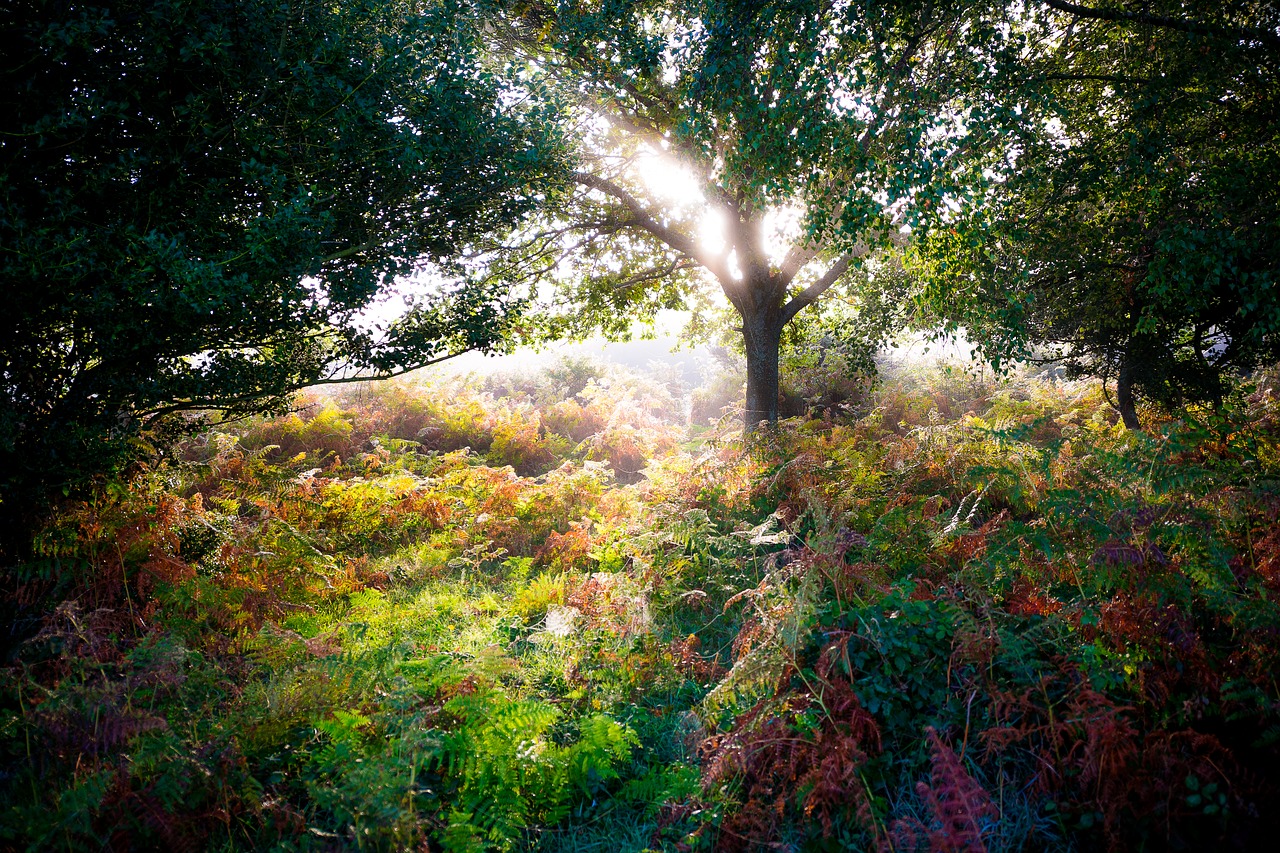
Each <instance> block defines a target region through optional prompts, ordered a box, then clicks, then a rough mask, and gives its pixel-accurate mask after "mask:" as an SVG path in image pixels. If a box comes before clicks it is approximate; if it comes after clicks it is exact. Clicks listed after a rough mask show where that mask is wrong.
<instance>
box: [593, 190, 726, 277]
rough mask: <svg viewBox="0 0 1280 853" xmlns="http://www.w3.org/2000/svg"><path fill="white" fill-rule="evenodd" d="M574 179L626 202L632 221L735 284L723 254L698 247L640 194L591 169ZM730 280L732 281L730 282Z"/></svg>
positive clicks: (623, 204)
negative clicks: (654, 211) (664, 220)
mask: <svg viewBox="0 0 1280 853" xmlns="http://www.w3.org/2000/svg"><path fill="white" fill-rule="evenodd" d="M573 177H574V180H576V181H577V182H578V183H580V184H582V185H583V186H585V187H590V188H591V189H594V190H599V191H600V192H602V193H604V194H605V195H607V196H610V197H612V198H613V199H615V200H617V201H619V202H621V203H622V206H623V207H625V208H626V209H627V211H628V212H629V213H630V214H631V218H630V220H629V224H632V225H634V226H635V227H637V228H640V229H642V230H644V231H647V232H648V233H650V234H652V235H653V236H654V237H657V238H658V239H659V240H661V241H662V242H663V243H665V244H666V245H668V246H670V247H671V248H672V249H675V250H676V251H677V252H680V253H681V254H682V255H684V256H685V257H687V258H690V259H692V260H694V261H697V262H698V263H699V264H701V265H702V266H704V267H706V268H707V269H708V270H710V271H711V274H712V275H714V276H715V277H716V278H717V279H719V280H720V283H721V284H722V285H725V286H726V287H730V286H732V282H733V279H732V278H731V277H730V276H729V270H728V269H727V268H726V267H725V265H724V263H723V262H722V261H721V259H719V258H715V257H713V256H711V255H708V254H707V253H706V252H704V251H702V250H701V249H699V248H698V244H697V242H696V241H695V240H694V239H693V238H692V237H690V236H689V235H687V234H684V233H681V232H680V231H677V230H676V229H674V228H671V227H669V226H666V225H663V224H662V223H661V222H659V221H658V219H657V218H656V217H655V216H654V215H653V214H652V213H651V212H650V211H649V209H648V208H647V207H645V206H644V204H642V203H641V202H640V200H639V199H638V198H636V197H635V196H633V195H632V194H631V193H629V192H627V191H626V190H625V189H623V188H622V187H620V186H618V185H617V184H615V183H614V182H613V181H610V180H608V179H607V178H602V177H600V176H599V175H592V174H590V173H589V172H576V173H575V174H574V176H573ZM726 282H727V283H728V284H726Z"/></svg>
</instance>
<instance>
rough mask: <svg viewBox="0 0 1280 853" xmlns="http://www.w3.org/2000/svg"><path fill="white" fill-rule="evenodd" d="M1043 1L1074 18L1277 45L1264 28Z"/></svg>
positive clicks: (1277, 39) (1057, 0) (1061, 0)
mask: <svg viewBox="0 0 1280 853" xmlns="http://www.w3.org/2000/svg"><path fill="white" fill-rule="evenodd" d="M1044 4H1045V5H1046V6H1049V7H1051V8H1054V9H1057V10H1058V11H1059V12H1066V13H1067V14H1069V15H1075V16H1076V17H1077V18H1089V19H1092V20H1095V21H1111V22H1113V23H1130V24H1145V25H1147V26H1150V27H1163V28H1164V29H1169V30H1178V31H1180V32H1184V33H1200V34H1205V35H1214V36H1225V37H1227V38H1230V39H1235V40H1237V41H1257V42H1262V43H1264V44H1268V45H1271V46H1272V47H1280V36H1277V35H1276V34H1275V33H1272V32H1268V31H1266V30H1258V29H1237V28H1235V27H1222V26H1218V25H1217V24H1206V23H1202V22H1200V21H1187V20H1183V19H1182V18H1168V17H1165V16H1163V15H1149V14H1147V13H1145V12H1126V11H1123V10H1121V9H1094V8H1091V7H1089V6H1081V5H1079V4H1077V3H1068V2H1067V0H1044Z"/></svg>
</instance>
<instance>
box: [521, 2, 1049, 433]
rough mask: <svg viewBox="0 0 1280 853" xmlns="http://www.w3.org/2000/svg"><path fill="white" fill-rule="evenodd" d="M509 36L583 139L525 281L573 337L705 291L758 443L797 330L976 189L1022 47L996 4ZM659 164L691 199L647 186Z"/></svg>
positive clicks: (554, 19) (738, 7)
mask: <svg viewBox="0 0 1280 853" xmlns="http://www.w3.org/2000/svg"><path fill="white" fill-rule="evenodd" d="M510 22H511V29H510V31H509V32H508V33H507V36H506V37H507V38H508V40H509V47H510V49H513V50H521V51H524V52H525V54H526V55H528V56H529V57H530V58H531V60H532V61H533V62H535V63H536V67H537V68H539V69H540V70H541V72H542V73H544V74H545V75H546V76H547V77H548V78H549V79H550V80H551V81H552V82H553V84H554V85H557V86H558V88H559V91H560V92H562V93H563V97H564V99H565V100H566V101H568V102H569V103H571V104H573V105H574V106H575V107H576V109H574V110H573V111H572V112H571V113H570V116H571V119H572V120H573V121H574V122H576V123H577V129H578V133H579V134H580V136H581V138H583V140H584V143H583V146H582V149H581V153H580V157H581V160H580V167H579V170H578V172H577V174H576V175H575V176H574V177H575V180H576V183H577V185H578V192H577V193H575V194H573V195H572V196H570V197H569V198H568V199H567V200H566V203H565V204H564V205H563V206H562V207H561V208H560V209H559V210H558V211H557V214H556V216H555V217H554V218H553V220H552V221H551V222H550V224H549V225H548V227H546V228H544V229H542V230H541V231H539V232H537V233H536V234H534V235H533V236H532V237H531V238H530V239H529V240H528V242H527V243H526V244H525V245H526V252H525V255H524V258H525V260H524V263H525V264H526V265H527V266H526V269H535V270H541V271H543V272H544V273H547V274H551V275H554V276H556V277H557V278H558V279H559V280H560V283H561V286H562V292H565V293H567V294H568V299H567V302H568V303H569V304H570V305H571V306H573V309H572V312H571V313H570V314H569V315H568V316H567V317H562V318H560V320H561V326H560V327H565V326H568V327H574V326H575V325H576V327H577V328H580V329H581V328H599V327H603V328H604V329H605V330H606V331H613V332H617V331H621V330H622V329H623V328H625V326H627V325H629V324H630V323H631V322H632V321H633V320H634V319H636V318H637V317H640V316H651V315H652V312H654V311H655V310H657V309H659V308H669V307H680V306H683V305H687V304H689V303H690V302H691V301H695V302H696V300H697V299H699V298H700V297H699V296H698V290H697V288H698V286H699V285H700V284H701V283H702V282H704V281H706V280H707V279H710V280H711V281H712V282H714V284H715V285H718V287H719V289H720V291H721V292H722V293H723V294H724V296H725V298H726V299H727V300H728V302H729V303H730V304H731V305H732V307H733V309H734V310H735V311H736V312H737V314H738V316H739V318H740V319H741V333H742V337H743V342H744V347H745V350H746V356H747V400H746V421H747V425H748V429H750V428H751V427H752V426H753V425H755V424H757V423H759V422H761V421H768V422H773V421H776V419H777V416H778V353H779V343H780V340H781V337H782V333H783V329H784V327H786V326H787V324H788V323H791V322H792V321H793V320H794V319H795V318H796V317H797V316H798V315H799V314H800V312H801V311H803V310H804V309H805V308H806V307H808V306H810V305H812V304H813V303H814V302H816V301H817V300H818V299H820V298H821V297H822V296H823V295H824V294H826V293H827V292H828V291H830V290H831V289H832V288H833V287H836V286H838V285H842V284H847V283H849V282H850V281H852V280H853V279H854V278H855V276H854V275H853V272H854V271H855V270H857V269H858V268H859V266H860V265H861V264H862V262H863V260H864V259H866V258H867V257H868V256H869V255H871V254H872V253H873V252H874V251H875V250H876V249H877V248H880V247H884V246H887V245H890V244H893V243H901V242H902V241H903V240H904V239H905V232H906V231H907V230H908V227H909V226H919V225H920V224H921V222H922V221H923V218H924V217H925V216H926V214H927V212H928V211H929V210H930V209H931V208H936V207H937V206H939V205H941V204H942V203H943V202H944V201H945V200H947V199H949V198H953V197H956V196H959V195H961V194H963V193H964V192H965V191H966V190H965V188H966V187H967V186H968V185H969V183H970V181H971V180H973V179H974V178H975V175H977V174H978V173H979V167H978V163H979V162H980V158H978V157H976V156H975V155H976V153H977V152H980V151H985V150H987V148H988V143H989V142H990V140H992V139H994V138H998V136H999V134H1000V131H1001V128H1002V127H1003V126H1005V125H1006V124H1008V123H1009V122H1010V121H1013V120H1014V119H1015V118H1016V114H1015V110H1014V108H1013V107H1012V106H1011V103H1010V102H1011V100H1016V99H1011V98H1010V97H1009V93H1008V92H1005V91H1003V90H1002V88H1001V87H1002V86H1003V85H1004V83H1003V82H1002V81H1004V80H1005V79H1006V77H1007V73H1008V70H1009V69H1010V68H1012V67H1013V64H1014V62H1015V61H1016V59H1017V58H1018V56H1019V53H1020V51H1022V50H1025V49H1027V47H1028V46H1027V45H1026V44H1025V43H1024V40H1023V38H1022V36H1021V35H1020V31H1019V29H1018V27H1017V26H1015V25H1014V22H1011V21H1009V20H1007V19H1006V16H1005V11H1004V9H1003V4H999V3H984V2H969V3H964V4H951V5H945V7H944V4H935V3H932V2H910V0H875V1H874V2H860V3H854V4H833V3H828V2H823V0H789V2H738V0H695V2H654V1H653V0H608V1H607V2H605V3H603V4H599V3H590V4H587V3H579V2H569V0H566V2H561V3H558V4H553V3H546V2H533V3H528V2H522V3H517V4H512V14H511V18H510ZM654 158H665V159H667V160H669V161H671V162H673V163H674V164H677V165H678V168H680V169H682V170H683V175H684V180H685V182H686V183H687V187H688V192H686V193H685V197H684V198H672V197H664V196H663V193H662V190H661V188H659V187H655V186H654V184H653V182H652V181H648V182H647V181H646V176H645V172H644V168H643V166H644V163H645V161H646V160H652V159H654ZM712 221H715V222H717V223H718V225H719V229H718V230H719V231H720V233H719V234H716V235H709V234H708V227H707V223H708V222H712ZM709 236H710V237H712V239H709ZM872 325H874V324H872Z"/></svg>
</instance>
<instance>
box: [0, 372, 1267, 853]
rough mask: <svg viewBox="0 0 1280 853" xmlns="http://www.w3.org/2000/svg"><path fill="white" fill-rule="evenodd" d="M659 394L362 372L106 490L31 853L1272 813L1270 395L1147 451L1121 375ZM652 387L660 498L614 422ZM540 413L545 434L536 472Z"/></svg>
mask: <svg viewBox="0 0 1280 853" xmlns="http://www.w3.org/2000/svg"><path fill="white" fill-rule="evenodd" d="M593 387H594V388H596V389H597V390H596V391H592V390H591V389H592V388H593ZM495 391H496V392H498V393H501V394H503V395H504V396H503V397H495V396H493V394H494V392H495ZM651 392H655V393H654V396H653V397H648V396H647V395H649V394H650V393H651ZM656 392H658V389H657V387H656V386H655V385H654V384H653V381H652V380H651V379H649V378H644V377H635V376H629V375H627V374H625V373H624V372H622V371H618V370H613V371H607V370H605V369H603V368H600V367H598V366H591V365H583V364H576V365H575V364H572V363H564V364H558V365H553V366H552V368H551V369H550V370H549V371H547V372H546V373H544V374H542V375H538V376H524V377H521V376H516V375H506V376H499V377H496V378H492V379H488V380H474V381H473V382H472V384H470V385H468V384H467V383H465V382H464V381H462V380H459V379H438V380H435V384H426V385H418V384H409V383H403V384H399V385H383V386H377V387H357V388H353V389H351V390H349V391H346V392H344V393H343V394H341V395H338V396H335V397H330V398H327V399H320V398H311V399H310V400H309V401H300V402H304V403H305V404H306V405H305V407H302V408H300V409H299V410H298V411H297V412H295V413H294V414H293V415H290V416H285V417H279V418H274V419H257V420H251V421H241V422H229V423H226V424H223V425H221V426H219V427H217V428H215V429H214V430H213V431H212V432H210V433H209V434H207V435H205V436H202V437H199V438H196V439H192V440H190V441H189V442H188V443H187V444H186V445H185V446H184V447H182V448H181V452H180V453H179V454H178V460H180V461H175V462H174V463H172V464H171V465H170V466H168V467H166V468H164V469H161V470H157V471H155V472H152V473H151V474H150V475H148V476H147V477H142V478H139V479H137V480H135V481H134V482H132V483H130V484H128V485H122V486H121V487H119V488H117V489H115V490H113V491H111V492H109V493H103V494H101V495H99V496H98V497H97V498H96V499H95V500H93V501H87V502H84V503H82V504H80V505H78V506H75V507H68V509H67V510H66V511H65V512H64V513H63V514H62V515H61V516H60V517H59V518H58V519H56V520H55V521H54V522H53V523H51V524H50V525H49V526H48V527H47V528H46V530H45V531H44V532H43V534H42V536H41V537H40V539H39V548H40V553H41V554H42V555H43V557H44V558H45V559H48V560H57V561H61V562H60V565H61V566H62V568H61V569H60V570H59V572H58V573H57V576H58V577H59V578H61V580H60V581H53V580H50V579H49V578H43V577H42V576H41V574H40V570H39V569H38V568H37V567H36V565H35V564H33V566H32V568H31V570H30V575H29V576H28V577H26V578H25V580H24V583H25V584H26V585H28V586H32V587H34V586H37V585H40V584H50V583H61V584H62V586H60V587H56V589H57V591H58V595H59V596H60V600H62V601H63V602H64V603H63V604H62V605H61V606H60V607H58V608H57V609H56V610H54V611H52V612H47V613H44V614H41V617H40V622H39V631H38V632H37V633H36V635H35V636H34V637H33V638H32V639H31V640H29V641H28V642H26V643H24V644H23V645H22V646H21V647H20V648H19V649H18V650H17V651H16V652H15V654H14V656H13V657H12V658H11V660H10V662H8V663H7V664H6V678H5V680H4V681H3V684H4V687H3V691H4V692H3V694H2V702H3V704H2V705H0V730H3V732H4V737H3V739H0V750H2V752H0V760H2V761H3V765H2V769H3V771H4V774H5V775H4V777H3V780H4V781H3V786H4V793H5V801H6V804H7V805H6V810H5V811H4V819H3V821H0V827H2V829H0V831H3V833H4V836H3V837H4V839H5V843H6V844H9V845H10V846H15V847H19V848H23V847H26V848H32V849H38V848H42V847H47V846H50V845H56V844H63V843H70V844H72V845H79V846H85V845H105V844H116V845H134V846H165V847H173V848H176V849H199V848H201V847H218V848H226V849H260V848H263V847H287V848H293V849H335V848H347V847H355V848H361V847H364V848H374V849H403V848H405V847H413V846H421V845H424V844H425V845H429V846H434V847H437V848H441V849H446V850H514V849H530V850H532V849H537V850H546V851H570V850H580V851H581V850H605V849H618V848H619V846H620V845H621V846H624V847H626V848H628V849H633V850H637V851H638V850H642V849H664V850H677V851H679V850H690V849H727V850H736V849H753V848H755V847H758V846H759V845H761V844H775V843H780V844H789V845H793V846H796V847H804V848H808V849H818V850H822V849H849V848H852V849H884V850H888V849H896V850H906V849H926V848H927V849H941V850H992V851H995V850H1008V849H1029V848H1034V849H1047V850H1071V849H1080V848H1087V849H1088V848H1101V847H1111V848H1116V849H1131V848H1135V847H1140V846H1143V845H1147V846H1156V847H1165V846H1169V847H1174V846H1206V847H1207V846H1215V847H1222V848H1231V849H1250V848H1251V847H1253V846H1256V844H1257V843H1258V840H1259V839H1260V838H1261V837H1264V836H1265V835H1266V834H1268V833H1270V832H1271V831H1272V830H1273V827H1272V826H1271V825H1270V823H1269V822H1268V821H1269V820H1270V817H1269V813H1268V812H1267V810H1266V809H1265V804H1266V803H1268V802H1270V800H1271V799H1272V798H1273V797H1274V796H1275V791H1276V789H1277V784H1280V780H1277V778H1276V775H1275V771H1274V768H1275V766H1277V765H1276V761H1275V759H1276V749H1277V744H1278V743H1280V740H1278V739H1277V733H1278V732H1280V720H1278V719H1277V717H1276V712H1275V708H1276V707H1277V702H1278V701H1280V697H1277V696H1276V694H1275V685H1274V683H1273V678H1272V673H1273V672H1274V669H1275V666H1276V664H1277V661H1276V644H1275V643H1274V641H1273V639H1274V636H1275V635H1276V632H1277V631H1278V630H1280V621H1278V618H1280V617H1278V616H1277V614H1276V611H1275V608H1274V606H1273V605H1272V600H1273V598H1274V595H1275V594H1276V591H1277V584H1280V570H1277V566H1280V549H1278V548H1277V541H1276V537H1275V535H1274V531H1273V530H1272V529H1271V528H1272V527H1273V525H1272V524H1271V520H1272V519H1273V518H1274V516H1275V513H1276V511H1277V507H1280V498H1278V497H1277V493H1276V491H1277V486H1276V484H1277V482H1278V475H1280V417H1278V416H1277V412H1276V410H1275V403H1274V399H1273V397H1272V396H1271V395H1270V394H1268V392H1267V391H1266V390H1265V389H1264V390H1263V391H1259V392H1255V393H1253V394H1252V395H1251V396H1248V397H1245V396H1241V397H1240V398H1239V403H1238V406H1237V407H1235V408H1230V409H1223V410H1219V411H1217V412H1203V413H1199V414H1198V416H1197V419H1196V420H1190V419H1188V420H1184V421H1177V422H1175V421H1171V420H1170V421H1164V422H1162V423H1161V424H1159V425H1158V426H1156V427H1154V428H1153V429H1152V430H1151V433H1150V434H1148V435H1137V434H1133V433H1126V432H1125V431H1124V430H1122V429H1121V427H1120V425H1119V424H1118V423H1117V421H1116V417H1115V415H1114V413H1113V412H1112V411H1111V410H1110V409H1109V407H1108V406H1107V405H1106V403H1105V400H1104V399H1103V396H1102V393H1101V390H1100V389H1099V388H1098V387H1097V386H1096V385H1088V384H1078V383H1054V382H1052V381H1046V380H1037V379H1027V378H1024V379H1021V380H1018V381H1017V382H1013V383H1006V384H1003V385H1000V386H994V385H991V384H987V383H983V382H979V381H977V380H976V379H975V378H974V377H973V376H966V375H964V374H962V373H959V372H952V373H945V372H944V373H939V374H936V375H933V376H919V375H904V376H899V377H897V378H896V379H890V380H889V381H886V383H885V384H884V385H883V386H882V387H881V388H879V390H877V391H875V392H874V393H873V394H872V396H871V397H870V398H869V400H868V401H867V403H866V404H864V405H865V408H864V409H863V411H862V413H861V414H855V415H853V416H847V417H846V416H842V415H840V414H839V412H832V411H828V412H827V413H826V415H825V416H824V417H823V418H822V419H811V420H807V421H799V420H797V421H788V422H786V423H784V425H783V431H782V432H781V433H779V434H778V437H777V438H776V439H768V438H766V437H761V438H756V439H752V442H751V444H749V445H745V446H744V445H743V443H742V439H741V438H740V437H736V436H733V435H730V434H729V433H727V432H726V433H704V439H703V441H702V442H701V443H700V444H694V445H690V446H689V447H688V448H685V447H682V446H681V444H680V442H679V441H678V438H679V431H680V428H679V425H678V422H676V421H675V418H677V417H678V414H677V413H678V412H679V411H680V407H679V406H678V405H676V406H672V405H671V403H672V401H673V400H678V398H677V397H674V396H672V393H673V392H672V390H671V389H664V390H661V392H660V393H656ZM569 402H572V403H573V404H574V405H575V406H577V407H579V408H580V410H581V412H582V417H581V419H563V420H557V418H558V417H560V415H561V414H562V413H563V412H564V411H565V410H566V404H567V403H569ZM644 411H647V412H649V413H650V416H652V417H654V418H655V420H654V421H652V422H650V425H649V426H648V427H647V428H646V429H645V430H644V432H645V433H646V436H645V437H644V443H645V446H646V447H652V448H660V449H656V450H654V451H653V453H654V455H652V456H649V457H647V459H646V464H645V465H644V466H643V468H642V473H643V476H642V477H641V478H639V479H635V481H634V482H631V480H632V479H633V478H632V477H631V476H630V475H629V474H627V472H626V471H625V470H623V471H618V470H616V469H612V468H610V467H609V466H607V465H606V464H603V463H601V462H595V461H593V460H592V459H591V458H590V457H591V456H592V455H593V454H594V453H595V452H596V448H597V447H598V445H597V444H596V443H595V441H594V440H592V438H591V436H584V437H582V438H576V436H577V435H580V434H581V433H575V432H574V430H578V429H580V428H583V429H584V428H585V427H583V426H582V425H583V424H594V425H596V428H597V429H599V430H601V431H602V432H604V433H607V431H608V427H607V424H609V423H611V422H614V421H617V422H622V421H624V420H626V421H629V422H633V423H640V421H635V420H634V419H635V418H637V417H639V415H638V414H637V413H639V412H644ZM620 413H626V414H625V415H624V414H620ZM662 413H665V414H662ZM659 415H660V416H659ZM664 418H666V420H663V419H664ZM510 421H514V422H516V423H519V424H527V423H534V424H535V427H534V428H533V429H531V430H529V432H528V435H529V444H527V445H522V446H521V447H522V449H521V451H520V455H518V456H516V457H515V458H512V457H509V456H507V455H506V454H507V453H508V447H509V446H507V445H502V444H500V443H499V442H497V441H495V440H493V436H496V435H500V434H503V431H504V430H506V429H508V426H507V425H508V423H509V422H510ZM559 429H563V431H557V430H559ZM726 429H727V427H726ZM411 435H412V436H417V437H416V438H410V437H407V436H411ZM462 441H465V442H468V443H470V444H471V445H473V446H472V447H471V449H466V447H465V446H464V447H458V446H456V445H457V444H458V443H460V442H462ZM481 448H483V451H482V450H481ZM545 454H550V458H551V459H552V461H550V462H548V461H544V460H546V459H547V458H548V457H547V456H545ZM507 462H512V463H514V465H515V466H516V467H515V468H512V467H509V466H507V465H504V464H503V463H507ZM499 465H503V467H497V466H499ZM522 466H528V468H527V469H526V470H527V471H529V472H530V473H527V474H521V473H517V469H519V468H521V467H522ZM533 472H540V473H533ZM73 567H74V571H73V570H72V569H73ZM18 594H20V595H22V596H26V597H27V599H30V598H31V596H32V593H29V592H20V593H18Z"/></svg>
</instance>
